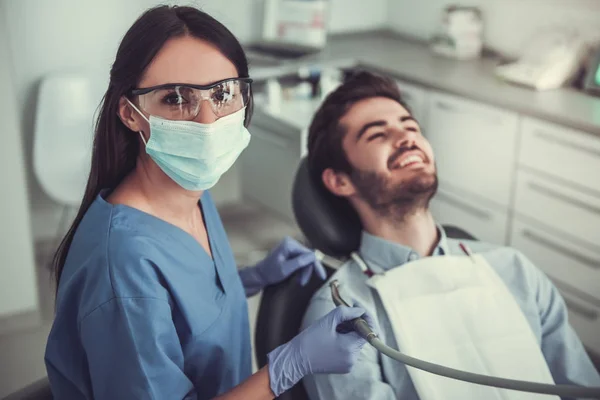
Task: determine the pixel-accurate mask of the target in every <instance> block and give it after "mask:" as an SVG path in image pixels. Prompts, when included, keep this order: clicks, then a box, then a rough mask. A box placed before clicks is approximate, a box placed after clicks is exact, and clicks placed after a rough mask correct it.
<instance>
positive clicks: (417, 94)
mask: <svg viewBox="0 0 600 400" xmlns="http://www.w3.org/2000/svg"><path fill="white" fill-rule="evenodd" d="M396 83H397V84H398V87H399V88H400V93H401V94H402V98H403V99H404V101H405V102H406V104H407V105H408V106H409V107H410V109H411V112H412V115H413V116H414V117H415V118H416V119H417V121H418V122H419V125H420V126H421V128H422V129H425V128H426V126H425V125H426V120H425V119H426V115H425V114H426V111H427V90H425V88H423V87H421V86H418V85H414V84H412V83H408V82H405V81H400V80H396Z"/></svg>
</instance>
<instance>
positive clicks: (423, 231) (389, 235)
mask: <svg viewBox="0 0 600 400" xmlns="http://www.w3.org/2000/svg"><path fill="white" fill-rule="evenodd" d="M361 220H362V223H363V227H364V229H365V231H367V232H368V233H370V234H371V235H374V236H378V237H380V238H383V239H386V240H389V241H390V242H394V243H398V244H401V245H403V246H407V247H410V248H412V249H413V250H415V251H416V252H417V253H419V254H420V255H421V256H423V257H424V256H429V255H431V254H432V253H433V250H434V249H435V247H436V246H437V243H438V241H439V237H438V231H437V226H436V224H435V220H434V219H433V216H432V215H431V212H429V210H428V209H426V208H424V209H420V210H416V211H415V212H413V213H411V214H410V215H405V216H404V217H403V218H402V222H399V221H398V220H397V219H396V218H382V217H381V216H378V215H377V214H375V213H373V214H372V215H362V216H361Z"/></svg>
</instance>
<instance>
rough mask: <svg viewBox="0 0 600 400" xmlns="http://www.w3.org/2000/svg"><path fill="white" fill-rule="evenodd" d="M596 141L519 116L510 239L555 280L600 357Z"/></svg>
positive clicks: (599, 154) (599, 159) (599, 144)
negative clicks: (519, 139)
mask: <svg viewBox="0 0 600 400" xmlns="http://www.w3.org/2000/svg"><path fill="white" fill-rule="evenodd" d="M598 171H600V139H598V138H597V137H594V136H592V135H589V134H586V133H584V132H580V131H576V130H573V129H569V128H565V127H561V126H559V125H555V124H550V123H547V122H543V121H539V120H536V119H533V118H523V120H522V124H521V144H520V147H519V158H518V170H517V184H516V190H515V204H514V215H515V218H514V221H513V228H512V232H511V239H510V244H511V245H512V246H513V247H515V248H517V249H519V250H521V251H522V252H523V253H524V254H525V255H526V256H528V257H529V258H530V259H532V261H533V262H534V263H535V264H536V266H537V267H539V268H541V269H542V270H543V271H544V272H546V274H547V275H548V276H549V277H550V278H551V279H552V280H553V281H554V283H555V285H556V287H557V288H558V289H559V291H560V292H561V295H562V297H563V298H564V299H565V302H566V304H567V307H568V308H569V322H570V323H571V324H572V325H573V328H574V329H575V331H576V332H577V334H578V335H579V336H580V337H581V339H582V341H583V343H584V344H585V346H586V347H588V348H589V349H591V350H593V351H594V352H596V353H598V354H600V179H598Z"/></svg>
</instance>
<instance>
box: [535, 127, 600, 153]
mask: <svg viewBox="0 0 600 400" xmlns="http://www.w3.org/2000/svg"><path fill="white" fill-rule="evenodd" d="M535 135H536V136H537V137H539V138H540V139H542V140H544V141H546V142H548V143H556V144H560V145H561V146H565V147H570V148H572V149H574V150H578V151H582V152H584V153H588V154H591V155H593V156H595V157H598V158H600V151H598V150H595V149H591V148H588V147H585V146H582V145H579V144H576V143H573V142H571V141H569V140H565V139H560V138H557V137H556V136H554V135H552V134H550V133H546V132H544V131H542V130H539V129H538V130H536V131H535Z"/></svg>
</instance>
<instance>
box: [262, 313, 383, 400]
mask: <svg viewBox="0 0 600 400" xmlns="http://www.w3.org/2000/svg"><path fill="white" fill-rule="evenodd" d="M360 316H362V317H363V318H364V319H365V321H367V323H368V324H369V326H370V327H371V328H373V327H374V326H375V325H374V323H373V319H372V318H371V317H370V316H369V315H368V314H366V312H365V310H364V309H362V308H357V307H353V308H349V307H344V306H340V307H337V308H336V309H334V310H333V311H331V312H330V313H329V314H327V315H325V316H324V317H322V318H321V319H319V320H318V321H316V322H315V323H314V324H312V325H311V326H309V327H308V328H306V329H305V330H304V331H302V332H301V333H300V334H298V336H296V337H294V338H293V339H292V340H291V341H289V342H288V343H285V344H283V345H281V346H279V347H278V348H276V349H275V350H273V351H272V352H270V353H269V355H268V359H269V378H270V384H271V390H272V391H273V393H274V394H275V396H279V395H280V394H281V393H283V392H285V391H286V390H289V389H290V388H292V387H293V386H294V385H295V384H296V383H298V382H299V381H300V379H302V378H303V377H305V376H306V375H309V374H316V373H330V374H345V373H348V372H350V370H351V369H352V367H353V366H354V363H355V362H356V359H357V358H358V355H359V354H360V351H361V349H362V348H363V346H364V345H365V343H367V341H366V340H365V339H363V338H361V337H360V336H359V335H358V334H357V333H356V332H354V331H352V332H349V333H338V332H336V327H337V326H338V325H339V324H341V323H342V322H345V321H348V320H351V319H354V318H358V317H360Z"/></svg>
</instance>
